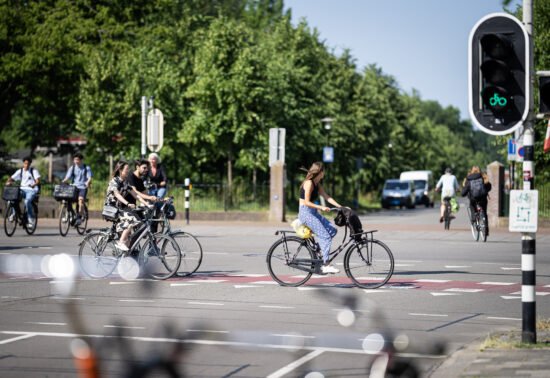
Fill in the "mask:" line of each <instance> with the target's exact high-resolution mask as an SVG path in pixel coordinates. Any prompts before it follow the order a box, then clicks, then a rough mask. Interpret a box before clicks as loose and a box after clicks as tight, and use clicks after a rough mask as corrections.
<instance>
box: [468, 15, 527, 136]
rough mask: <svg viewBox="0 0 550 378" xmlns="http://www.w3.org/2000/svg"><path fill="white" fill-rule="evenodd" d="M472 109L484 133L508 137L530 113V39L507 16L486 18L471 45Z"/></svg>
mask: <svg viewBox="0 0 550 378" xmlns="http://www.w3.org/2000/svg"><path fill="white" fill-rule="evenodd" d="M468 75H469V86H470V88H469V97H470V98H469V100H470V101H469V110H470V116H471V117H472V120H473V122H474V123H475V124H476V125H477V126H478V127H479V128H480V129H481V130H482V131H484V132H486V133H488V134H493V135H505V134H509V133H511V132H513V131H514V130H515V129H516V128H518V127H519V126H521V124H522V123H523V121H524V120H525V119H526V118H527V114H528V112H529V89H530V88H529V37H528V35H527V31H526V30H525V28H524V27H523V25H522V24H521V23H520V22H519V21H518V20H517V19H516V18H515V17H513V16H511V15H509V14H507V13H493V14H489V15H487V16H485V17H483V18H482V19H481V20H479V21H478V23H477V24H476V25H475V26H474V27H473V28H472V31H471V32H470V41H469V46H468Z"/></svg>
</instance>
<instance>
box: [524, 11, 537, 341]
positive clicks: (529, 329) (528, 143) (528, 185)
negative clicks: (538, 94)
mask: <svg viewBox="0 0 550 378" xmlns="http://www.w3.org/2000/svg"><path fill="white" fill-rule="evenodd" d="M523 24H524V25H525V29H526V30H527V34H528V36H529V41H528V44H529V62H528V69H529V88H526V90H527V91H529V93H530V96H529V98H530V103H529V104H527V106H529V113H528V116H527V120H526V121H525V122H524V125H523V126H524V130H525V131H524V134H523V149H524V153H525V155H524V159H523V190H533V189H534V188H535V165H534V160H535V150H534V145H535V132H534V119H535V115H534V111H533V107H534V100H533V80H534V75H533V74H534V59H533V2H532V0H524V1H523ZM535 256H536V233H534V232H533V233H529V232H524V233H522V235H521V273H522V275H521V277H522V279H521V304H522V332H521V341H522V342H524V343H531V344H534V343H536V342H537V330H536V317H537V302H536V298H535V286H536V276H537V275H536V269H535Z"/></svg>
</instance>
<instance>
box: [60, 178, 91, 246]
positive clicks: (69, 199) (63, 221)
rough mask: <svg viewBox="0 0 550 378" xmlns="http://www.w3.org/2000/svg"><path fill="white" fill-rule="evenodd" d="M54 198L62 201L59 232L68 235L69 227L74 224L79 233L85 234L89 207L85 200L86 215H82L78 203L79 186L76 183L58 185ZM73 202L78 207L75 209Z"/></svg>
mask: <svg viewBox="0 0 550 378" xmlns="http://www.w3.org/2000/svg"><path fill="white" fill-rule="evenodd" d="M53 196H54V198H55V199H56V200H57V201H59V202H61V206H60V211H59V234H60V235H61V236H67V233H68V232H69V228H70V227H71V226H73V227H74V228H76V232H78V234H79V235H84V233H85V232H86V227H87V225H88V207H87V206H86V201H87V199H86V201H84V204H83V205H84V211H83V212H84V216H81V215H80V205H79V203H78V188H77V187H76V186H74V185H56V186H55V187H54V195H53ZM73 203H75V205H76V209H73Z"/></svg>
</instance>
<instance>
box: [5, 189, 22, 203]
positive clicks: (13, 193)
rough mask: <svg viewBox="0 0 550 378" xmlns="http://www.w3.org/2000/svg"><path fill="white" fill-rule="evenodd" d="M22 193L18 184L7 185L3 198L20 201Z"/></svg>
mask: <svg viewBox="0 0 550 378" xmlns="http://www.w3.org/2000/svg"><path fill="white" fill-rule="evenodd" d="M20 195H21V193H20V192H19V187H18V186H5V187H4V191H3V192H2V199H3V200H4V201H19V196H20Z"/></svg>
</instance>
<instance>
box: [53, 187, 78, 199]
mask: <svg viewBox="0 0 550 378" xmlns="http://www.w3.org/2000/svg"><path fill="white" fill-rule="evenodd" d="M53 197H54V198H55V199H56V200H57V201H62V200H67V201H76V199H77V198H78V189H77V187H76V186H74V185H56V186H55V187H54V189H53Z"/></svg>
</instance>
